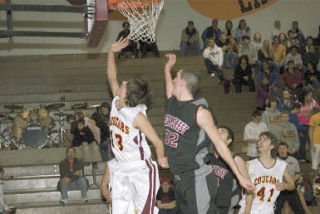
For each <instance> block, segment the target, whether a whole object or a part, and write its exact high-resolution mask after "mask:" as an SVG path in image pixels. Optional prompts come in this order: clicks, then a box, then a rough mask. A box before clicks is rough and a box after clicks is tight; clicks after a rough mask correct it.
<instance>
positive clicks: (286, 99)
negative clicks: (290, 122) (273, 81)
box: [277, 88, 294, 112]
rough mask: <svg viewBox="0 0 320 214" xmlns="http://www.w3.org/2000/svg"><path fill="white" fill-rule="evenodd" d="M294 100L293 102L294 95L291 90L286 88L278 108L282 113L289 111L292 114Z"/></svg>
mask: <svg viewBox="0 0 320 214" xmlns="http://www.w3.org/2000/svg"><path fill="white" fill-rule="evenodd" d="M293 104H294V103H293V100H292V94H291V92H290V90H289V89H287V88H284V89H283V90H282V97H281V98H280V101H279V104H278V106H277V109H278V110H279V111H280V112H282V111H288V112H291V110H292V107H293Z"/></svg>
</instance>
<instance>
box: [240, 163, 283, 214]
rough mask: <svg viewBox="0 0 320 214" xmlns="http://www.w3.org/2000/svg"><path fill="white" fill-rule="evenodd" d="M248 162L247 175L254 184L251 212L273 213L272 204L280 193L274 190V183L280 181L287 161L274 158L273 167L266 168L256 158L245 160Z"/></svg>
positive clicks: (241, 210)
mask: <svg viewBox="0 0 320 214" xmlns="http://www.w3.org/2000/svg"><path fill="white" fill-rule="evenodd" d="M247 163H248V164H249V176H250V179H251V182H252V183H253V184H254V185H255V186H256V189H255V196H254V198H253V203H252V207H251V214H256V213H257V214H273V213H274V204H275V201H276V199H277V197H278V195H279V194H280V191H278V190H276V183H278V182H282V179H283V174H284V171H285V169H286V167H287V163H286V162H284V161H282V160H279V159H276V163H275V164H274V166H273V167H271V168H269V169H267V168H265V167H264V166H263V165H262V163H261V162H260V161H259V160H258V159H257V158H256V159H253V160H251V161H248V162H247ZM240 206H241V209H240V212H239V213H243V212H244V208H245V197H243V198H242V200H241V201H240Z"/></svg>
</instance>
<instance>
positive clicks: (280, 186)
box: [276, 182, 287, 191]
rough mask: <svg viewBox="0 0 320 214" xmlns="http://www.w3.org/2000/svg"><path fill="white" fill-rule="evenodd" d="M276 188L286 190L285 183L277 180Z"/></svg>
mask: <svg viewBox="0 0 320 214" xmlns="http://www.w3.org/2000/svg"><path fill="white" fill-rule="evenodd" d="M276 189H277V190H278V191H283V190H286V189H287V184H286V183H281V182H278V183H276Z"/></svg>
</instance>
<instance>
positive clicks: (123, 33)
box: [117, 21, 138, 59]
mask: <svg viewBox="0 0 320 214" xmlns="http://www.w3.org/2000/svg"><path fill="white" fill-rule="evenodd" d="M122 27H123V30H122V31H121V32H120V33H119V34H118V37H117V41H118V40H119V39H120V38H127V37H128V35H129V34H130V29H129V28H130V24H129V22H127V21H125V22H123V23H122ZM137 47H138V45H137V43H136V42H134V41H132V40H130V41H129V45H128V46H127V47H126V48H124V49H122V50H121V52H120V53H119V55H118V58H119V59H120V58H122V57H123V56H124V54H125V52H131V53H132V57H133V58H137V57H138V49H137Z"/></svg>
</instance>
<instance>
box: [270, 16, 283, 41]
mask: <svg viewBox="0 0 320 214" xmlns="http://www.w3.org/2000/svg"><path fill="white" fill-rule="evenodd" d="M282 32H283V31H282V30H281V22H280V21H279V20H276V21H275V22H274V27H273V29H272V32H271V39H272V38H273V37H274V36H279V35H280V34H281V33H282Z"/></svg>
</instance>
